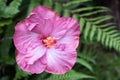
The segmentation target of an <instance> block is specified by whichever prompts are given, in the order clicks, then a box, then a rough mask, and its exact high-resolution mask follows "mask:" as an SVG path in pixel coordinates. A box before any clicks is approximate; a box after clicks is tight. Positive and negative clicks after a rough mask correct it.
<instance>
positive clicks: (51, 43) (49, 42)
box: [43, 37, 57, 48]
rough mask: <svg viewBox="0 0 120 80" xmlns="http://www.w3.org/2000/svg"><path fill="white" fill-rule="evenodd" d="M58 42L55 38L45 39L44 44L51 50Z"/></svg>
mask: <svg viewBox="0 0 120 80" xmlns="http://www.w3.org/2000/svg"><path fill="white" fill-rule="evenodd" d="M56 42H57V41H56V38H55V37H47V38H45V39H43V44H44V45H45V46H47V47H49V48H50V47H53V46H55V44H56Z"/></svg>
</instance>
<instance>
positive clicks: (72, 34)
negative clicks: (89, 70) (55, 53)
mask: <svg viewBox="0 0 120 80" xmlns="http://www.w3.org/2000/svg"><path fill="white" fill-rule="evenodd" d="M66 22H67V24H66V27H67V31H66V33H65V35H64V36H63V37H62V38H61V39H59V40H58V43H63V44H68V45H69V47H72V48H74V49H76V48H77V46H78V44H79V35H80V26H79V24H78V23H77V21H76V20H75V19H73V18H66Z"/></svg>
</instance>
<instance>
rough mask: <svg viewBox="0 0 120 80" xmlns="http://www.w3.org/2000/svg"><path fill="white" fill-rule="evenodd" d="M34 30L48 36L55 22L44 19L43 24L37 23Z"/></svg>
mask: <svg viewBox="0 0 120 80" xmlns="http://www.w3.org/2000/svg"><path fill="white" fill-rule="evenodd" d="M32 31H33V32H36V33H39V34H41V35H42V36H44V37H48V36H49V35H50V34H51V32H52V31H53V23H52V21H51V20H44V24H43V25H41V24H38V25H36V26H35V27H34V28H33V30H32Z"/></svg>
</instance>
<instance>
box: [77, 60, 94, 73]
mask: <svg viewBox="0 0 120 80" xmlns="http://www.w3.org/2000/svg"><path fill="white" fill-rule="evenodd" d="M77 63H79V64H81V65H83V66H85V67H86V68H87V69H89V70H90V71H91V72H93V68H92V66H91V65H90V64H89V63H88V62H87V61H86V60H84V59H80V58H78V59H77Z"/></svg>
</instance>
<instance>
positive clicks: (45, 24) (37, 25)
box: [26, 6, 59, 36]
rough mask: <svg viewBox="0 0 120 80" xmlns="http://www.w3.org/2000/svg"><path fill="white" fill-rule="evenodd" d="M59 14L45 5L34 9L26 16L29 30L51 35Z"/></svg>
mask: <svg viewBox="0 0 120 80" xmlns="http://www.w3.org/2000/svg"><path fill="white" fill-rule="evenodd" d="M58 17H59V16H58V15H57V14H56V13H55V12H54V11H52V10H51V9H49V8H48V7H45V6H38V7H36V8H34V9H33V11H32V12H31V14H30V15H29V16H28V17H27V18H26V25H27V26H28V30H30V31H31V30H32V31H33V32H36V33H39V34H42V35H43V36H49V35H50V34H51V32H52V30H53V27H54V25H53V23H54V21H55V20H56V19H57V18H58Z"/></svg>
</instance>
